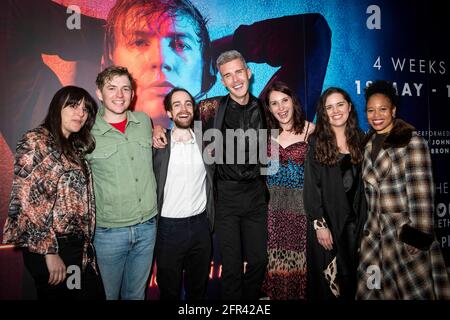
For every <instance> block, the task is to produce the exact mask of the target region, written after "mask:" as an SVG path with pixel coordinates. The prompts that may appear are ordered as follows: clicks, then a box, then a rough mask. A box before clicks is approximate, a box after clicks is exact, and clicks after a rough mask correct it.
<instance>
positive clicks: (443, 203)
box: [0, 0, 450, 272]
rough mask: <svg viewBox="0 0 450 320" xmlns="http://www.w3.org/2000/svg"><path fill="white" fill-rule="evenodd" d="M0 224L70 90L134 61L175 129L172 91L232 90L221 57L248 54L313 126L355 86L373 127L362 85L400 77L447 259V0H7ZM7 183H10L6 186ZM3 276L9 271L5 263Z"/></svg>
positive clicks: (138, 106)
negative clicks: (58, 95)
mask: <svg viewBox="0 0 450 320" xmlns="http://www.w3.org/2000/svg"><path fill="white" fill-rule="evenodd" d="M2 6H5V7H3V8H2V10H1V11H0V20H1V21H2V25H1V27H0V28H1V29H0V43H1V47H2V48H1V50H0V52H1V54H0V64H1V70H2V75H1V90H2V95H1V100H0V101H1V102H0V133H1V138H0V165H1V169H2V170H1V171H2V178H1V179H2V182H3V181H6V182H7V183H5V185H8V188H2V189H1V194H0V197H1V203H2V205H1V207H0V210H1V211H0V224H1V225H3V223H4V219H5V217H6V214H7V202H8V198H9V191H10V189H9V186H10V184H11V177H12V162H13V151H14V148H15V145H16V143H17V141H18V139H19V138H20V137H21V136H22V134H23V133H24V132H25V131H26V130H28V129H30V128H33V127H35V126H37V125H39V124H40V123H41V122H42V120H43V118H44V117H45V115H46V112H47V109H48V105H49V103H50V100H51V98H52V96H53V95H54V93H55V92H56V91H57V90H58V89H59V88H60V87H61V86H63V85H69V84H75V85H77V86H81V87H84V88H86V89H87V90H88V91H89V92H90V93H91V94H92V95H93V96H94V93H95V79H96V76H97V74H98V72H99V71H100V70H101V69H102V68H104V67H106V66H109V65H112V64H118V65H122V66H125V67H127V68H128V70H129V71H130V72H131V73H132V75H133V77H134V78H135V81H136V83H135V99H134V100H133V104H132V105H133V106H132V107H133V108H134V110H136V111H143V112H145V113H146V114H148V115H149V116H150V117H151V118H152V120H153V122H154V123H155V124H159V125H162V126H166V127H168V126H170V121H169V118H168V117H167V114H166V112H165V111H164V108H163V105H162V100H163V97H164V96H165V95H166V94H167V93H168V92H169V91H170V90H171V89H172V88H173V87H182V88H185V89H187V90H188V91H189V92H190V93H191V94H192V96H194V97H195V99H196V100H197V101H199V100H201V99H203V98H207V97H212V96H217V95H225V94H228V91H227V89H226V87H225V86H224V85H223V82H222V81H221V75H220V73H219V72H218V71H217V68H216V65H215V60H216V58H217V57H218V55H219V54H220V53H221V52H223V51H226V50H230V49H236V50H238V51H240V52H241V53H242V54H243V56H244V58H245V59H246V60H247V62H248V66H249V68H250V69H251V72H252V77H251V80H250V91H251V93H252V94H253V95H255V96H257V97H263V95H264V89H265V88H266V87H267V85H268V84H270V83H271V82H273V81H275V80H281V81H284V82H286V83H287V84H288V85H289V87H291V88H292V89H293V90H294V91H295V92H296V94H297V95H298V98H299V101H300V104H301V106H302V109H303V111H304V113H305V114H306V118H307V119H308V120H311V121H313V120H314V117H315V105H316V102H317V99H318V98H319V96H320V94H321V92H322V91H323V90H324V89H326V88H328V87H330V86H335V87H340V88H342V89H344V90H345V91H347V92H348V93H349V94H350V96H351V97H352V100H353V102H354V105H355V108H356V110H357V112H358V119H359V123H360V126H361V127H362V128H363V129H364V130H366V129H369V124H368V122H367V120H366V114H365V100H364V88H365V87H366V85H367V84H368V83H370V82H371V81H373V80H375V79H385V80H389V81H393V82H395V84H396V87H397V90H398V93H399V95H400V96H401V102H400V105H399V106H398V108H397V116H399V117H401V118H403V119H405V120H406V121H408V122H410V123H411V124H413V125H414V126H415V127H416V128H417V130H418V132H419V134H420V135H422V136H424V137H425V138H426V139H427V140H428V141H429V147H430V151H431V154H432V160H433V169H434V178H435V181H434V182H435V185H436V210H437V211H436V215H435V218H436V227H437V236H438V239H439V240H440V242H441V245H442V247H443V248H446V251H444V252H446V255H447V261H449V260H450V259H449V257H450V255H449V254H448V252H450V235H449V233H450V232H449V230H450V201H449V196H448V193H449V192H450V191H449V189H450V186H449V183H450V174H449V169H448V161H449V154H450V151H449V150H450V137H449V136H450V126H449V124H448V123H449V120H448V117H449V116H450V112H449V109H450V76H449V74H450V70H449V68H450V60H449V59H450V58H449V57H450V48H449V45H450V44H449V41H448V35H449V33H450V28H449V26H448V24H447V17H446V16H445V12H446V10H445V9H443V7H442V6H443V4H439V2H438V1H433V2H432V3H429V1H425V0H409V1H406V0H400V1H388V0H379V1H376V2H373V1H369V0H362V1H345V0H302V1H298V0H296V1H293V0H292V1H287V0H283V1H282V0H279V1H263V0H252V1H241V0H229V1H219V0H191V1H188V0H173V1H158V0H148V1H146V0H117V1H116V0H105V1H89V0H54V1H50V0H16V1H14V0H12V1H7V2H6V3H2ZM2 184H3V183H2ZM0 272H1V270H0Z"/></svg>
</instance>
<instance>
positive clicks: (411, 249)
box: [405, 243, 420, 255]
mask: <svg viewBox="0 0 450 320" xmlns="http://www.w3.org/2000/svg"><path fill="white" fill-rule="evenodd" d="M405 247H406V251H408V253H409V254H410V255H415V254H417V253H419V251H420V249H417V248H415V247H413V246H410V245H409V244H406V243H405Z"/></svg>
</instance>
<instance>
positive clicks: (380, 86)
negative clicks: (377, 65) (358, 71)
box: [364, 80, 400, 108]
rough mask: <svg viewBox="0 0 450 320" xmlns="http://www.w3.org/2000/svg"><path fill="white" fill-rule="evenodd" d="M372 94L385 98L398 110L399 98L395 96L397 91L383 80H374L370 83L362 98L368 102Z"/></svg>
mask: <svg viewBox="0 0 450 320" xmlns="http://www.w3.org/2000/svg"><path fill="white" fill-rule="evenodd" d="M374 94H382V95H384V96H386V97H387V98H388V99H389V100H391V103H392V105H393V106H394V107H397V108H398V105H399V103H400V99H399V96H398V94H397V89H396V88H395V87H394V85H393V84H392V83H391V82H388V81H385V80H376V81H374V82H372V83H371V84H370V85H369V86H368V87H367V88H366V89H365V90H364V96H365V98H366V102H367V101H369V99H370V97H371V96H373V95H374Z"/></svg>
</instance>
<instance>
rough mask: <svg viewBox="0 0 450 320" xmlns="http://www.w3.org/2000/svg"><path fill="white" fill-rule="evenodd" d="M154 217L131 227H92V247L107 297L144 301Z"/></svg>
mask: <svg viewBox="0 0 450 320" xmlns="http://www.w3.org/2000/svg"><path fill="white" fill-rule="evenodd" d="M155 238H156V217H154V218H152V219H150V220H148V221H146V222H143V223H140V224H136V225H133V226H128V227H121V228H103V227H97V228H96V229H95V237H94V247H95V249H96V253H97V263H98V266H99V268H100V274H101V276H102V280H103V285H104V287H105V293H106V299H107V300H117V299H119V295H120V298H121V299H122V300H143V299H144V298H145V289H146V285H147V280H148V277H149V275H150V269H151V267H152V262H153V249H154V247H155Z"/></svg>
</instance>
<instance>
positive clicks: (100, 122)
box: [95, 106, 140, 134]
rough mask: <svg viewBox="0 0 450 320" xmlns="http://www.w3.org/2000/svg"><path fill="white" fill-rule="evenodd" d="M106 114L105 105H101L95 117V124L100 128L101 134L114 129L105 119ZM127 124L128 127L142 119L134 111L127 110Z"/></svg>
mask: <svg viewBox="0 0 450 320" xmlns="http://www.w3.org/2000/svg"><path fill="white" fill-rule="evenodd" d="M104 115H105V107H103V106H102V107H100V109H99V110H98V112H97V117H96V119H95V124H96V125H97V128H98V129H99V130H100V134H105V133H106V132H108V131H110V130H112V129H113V127H112V126H111V125H110V124H109V123H108V122H106V120H105V119H103V116H104ZM127 120H128V121H127V124H126V127H128V124H129V123H140V121H139V120H138V119H137V118H136V117H135V115H134V114H133V112H131V111H130V110H127Z"/></svg>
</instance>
